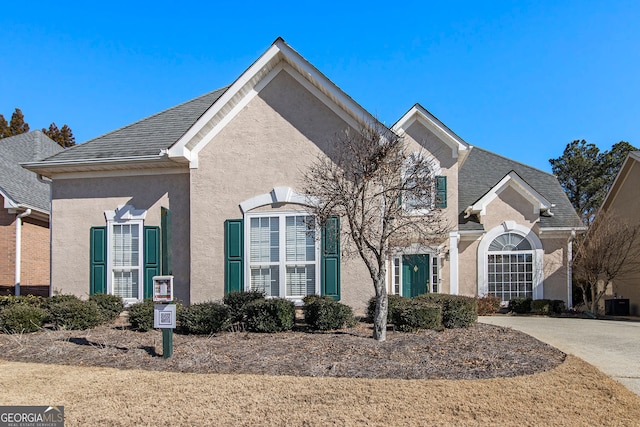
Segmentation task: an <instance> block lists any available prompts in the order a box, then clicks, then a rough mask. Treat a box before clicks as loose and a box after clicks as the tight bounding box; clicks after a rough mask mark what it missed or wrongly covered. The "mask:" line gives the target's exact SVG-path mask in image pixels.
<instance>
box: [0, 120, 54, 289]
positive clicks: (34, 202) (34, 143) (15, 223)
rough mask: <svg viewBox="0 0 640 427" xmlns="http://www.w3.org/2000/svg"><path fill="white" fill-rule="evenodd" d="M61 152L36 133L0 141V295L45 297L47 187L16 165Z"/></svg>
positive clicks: (46, 284) (47, 276)
mask: <svg viewBox="0 0 640 427" xmlns="http://www.w3.org/2000/svg"><path fill="white" fill-rule="evenodd" d="M62 150H63V148H62V147H60V146H59V145H58V144H57V143H56V142H55V141H52V140H51V139H50V138H48V137H47V136H46V135H45V134H43V133H42V132H40V131H34V132H29V133H23V134H21V135H17V136H12V137H9V138H3V139H0V200H1V201H2V206H0V293H1V294H14V293H15V292H16V291H17V292H19V293H20V294H23V295H25V294H38V295H47V296H48V295H49V209H50V208H49V205H50V185H49V183H48V182H46V181H42V180H38V176H37V175H36V174H35V173H33V172H30V171H28V170H26V169H24V168H22V167H21V166H20V163H23V162H33V161H36V160H40V159H42V158H45V157H49V156H52V155H54V154H55V153H58V152H60V151H62ZM16 285H18V286H16Z"/></svg>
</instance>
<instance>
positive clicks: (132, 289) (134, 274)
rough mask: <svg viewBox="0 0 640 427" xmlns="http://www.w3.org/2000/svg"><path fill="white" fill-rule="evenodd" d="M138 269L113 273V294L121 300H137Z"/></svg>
mask: <svg viewBox="0 0 640 427" xmlns="http://www.w3.org/2000/svg"><path fill="white" fill-rule="evenodd" d="M138 272H139V270H138V269H132V270H129V271H115V272H114V273H113V294H114V295H116V296H119V297H121V298H138V277H139V274H138Z"/></svg>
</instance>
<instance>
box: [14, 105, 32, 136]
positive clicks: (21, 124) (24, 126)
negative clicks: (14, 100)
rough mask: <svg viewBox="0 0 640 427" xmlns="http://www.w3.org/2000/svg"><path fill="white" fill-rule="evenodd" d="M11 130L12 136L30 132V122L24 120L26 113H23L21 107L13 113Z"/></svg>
mask: <svg viewBox="0 0 640 427" xmlns="http://www.w3.org/2000/svg"><path fill="white" fill-rule="evenodd" d="M9 132H10V133H11V136H15V135H20V134H21V133H26V132H29V124H28V123H26V122H25V121H24V114H22V110H20V109H19V108H16V109H15V111H14V112H13V114H12V115H11V121H10V122H9Z"/></svg>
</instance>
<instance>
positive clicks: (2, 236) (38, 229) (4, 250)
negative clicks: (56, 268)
mask: <svg viewBox="0 0 640 427" xmlns="http://www.w3.org/2000/svg"><path fill="white" fill-rule="evenodd" d="M3 202H4V200H3V198H2V197H1V196H0V203H2V205H0V206H3V205H4V203H3ZM15 221H16V215H15V214H10V213H9V212H8V210H7V209H5V208H4V207H0V286H14V285H15V273H16V271H15V261H16V254H15V250H16V224H15ZM21 252H22V253H21V256H22V259H21V261H22V262H21V268H20V276H21V277H20V282H21V285H22V286H25V287H26V286H29V285H34V286H42V285H46V286H48V285H49V224H48V223H47V222H45V221H39V220H36V219H33V218H30V217H26V218H23V219H22V251H21Z"/></svg>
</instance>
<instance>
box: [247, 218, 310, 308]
mask: <svg viewBox="0 0 640 427" xmlns="http://www.w3.org/2000/svg"><path fill="white" fill-rule="evenodd" d="M247 219H248V221H245V224H246V227H248V230H246V232H247V234H248V236H249V239H248V245H247V246H248V247H247V255H248V258H249V263H248V266H247V268H248V270H249V271H248V274H247V277H248V278H249V283H248V287H249V289H251V290H256V291H262V292H264V293H265V295H267V296H271V297H285V298H290V299H294V300H300V299H302V298H303V297H305V296H306V295H310V294H317V293H319V292H320V287H319V280H318V278H319V277H320V272H319V269H320V264H319V262H318V259H319V242H318V239H316V233H317V230H316V223H315V221H314V219H313V216H310V215H308V214H306V213H298V212H288V213H279V214H275V215H274V214H272V213H269V214H251V215H248V218H247Z"/></svg>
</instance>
